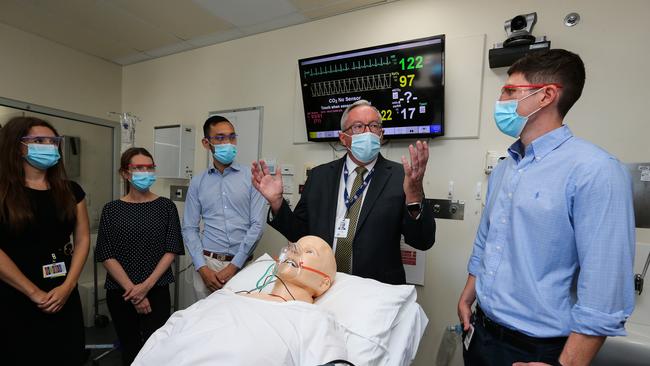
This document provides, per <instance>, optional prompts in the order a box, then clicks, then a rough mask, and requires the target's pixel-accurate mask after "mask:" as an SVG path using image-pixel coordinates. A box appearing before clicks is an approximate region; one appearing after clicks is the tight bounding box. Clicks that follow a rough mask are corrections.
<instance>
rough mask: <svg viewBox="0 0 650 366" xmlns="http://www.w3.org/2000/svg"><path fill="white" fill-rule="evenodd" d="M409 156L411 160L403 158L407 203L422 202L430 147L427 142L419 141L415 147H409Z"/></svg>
mask: <svg viewBox="0 0 650 366" xmlns="http://www.w3.org/2000/svg"><path fill="white" fill-rule="evenodd" d="M409 155H410V159H409V160H407V159H406V157H404V156H402V165H403V166H404V193H405V194H406V203H413V202H420V201H422V199H423V198H424V187H423V186H422V180H423V179H424V172H425V171H426V169H427V161H428V160H429V146H427V143H426V142H421V141H417V142H416V143H415V146H413V145H409Z"/></svg>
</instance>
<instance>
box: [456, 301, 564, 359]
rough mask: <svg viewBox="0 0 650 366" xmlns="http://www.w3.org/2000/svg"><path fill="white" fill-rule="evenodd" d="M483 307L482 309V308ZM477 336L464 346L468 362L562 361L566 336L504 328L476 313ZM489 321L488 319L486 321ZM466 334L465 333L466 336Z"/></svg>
mask: <svg viewBox="0 0 650 366" xmlns="http://www.w3.org/2000/svg"><path fill="white" fill-rule="evenodd" d="M478 311H480V310H478ZM472 320H473V322H472V324H473V325H474V336H473V337H472V341H471V343H470V345H469V349H468V350H466V349H465V346H464V345H462V347H463V359H464V361H465V366H506V365H507V366H510V365H512V364H513V363H514V362H518V361H521V362H545V363H548V364H549V365H559V363H558V358H559V357H560V354H561V353H562V349H563V348H564V344H565V343H566V338H553V339H548V338H537V339H535V338H533V337H528V336H526V335H524V334H521V333H518V332H515V331H511V330H508V329H500V326H499V325H496V324H495V323H491V321H490V320H489V319H487V320H485V321H483V320H482V319H481V317H479V316H476V314H475V315H474V316H472ZM486 322H487V323H486ZM463 338H464V337H463Z"/></svg>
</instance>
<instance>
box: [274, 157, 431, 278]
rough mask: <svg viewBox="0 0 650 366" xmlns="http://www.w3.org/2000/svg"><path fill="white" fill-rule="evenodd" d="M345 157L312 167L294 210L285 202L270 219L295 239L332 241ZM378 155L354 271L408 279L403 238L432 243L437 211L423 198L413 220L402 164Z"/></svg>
mask: <svg viewBox="0 0 650 366" xmlns="http://www.w3.org/2000/svg"><path fill="white" fill-rule="evenodd" d="M345 159H346V157H343V158H342V159H339V160H335V161H332V162H329V163H327V164H323V165H320V166H318V167H316V168H314V169H312V170H311V174H310V175H309V178H308V179H307V182H305V187H304V190H303V193H302V195H301V197H300V201H299V202H298V204H297V205H296V208H295V210H294V211H293V212H292V211H291V209H290V208H289V205H288V204H287V203H286V201H284V202H283V203H282V207H281V208H280V210H279V211H278V213H277V215H275V216H274V217H273V220H270V221H269V224H270V225H271V226H273V227H274V228H275V229H276V230H278V231H279V232H280V233H282V235H284V236H285V237H286V238H287V239H288V240H290V241H292V242H295V241H297V240H298V239H300V238H301V237H303V236H305V235H316V236H319V237H321V238H323V240H325V241H326V242H328V243H329V244H330V245H332V244H333V243H334V224H335V222H334V221H335V220H336V207H337V199H338V194H339V183H340V181H341V174H342V172H343V164H345ZM377 159H378V160H377V163H376V164H375V173H374V176H373V178H372V181H371V182H370V186H369V187H368V192H367V193H366V197H365V199H364V201H363V206H362V207H361V213H360V215H359V221H358V223H357V231H356V235H355V237H354V242H353V254H352V274H354V275H357V276H361V277H367V278H373V279H375V280H378V281H381V282H385V283H390V284H404V283H405V282H406V277H405V274H404V267H403V265H402V258H401V252H400V237H401V235H402V234H403V235H404V239H405V241H406V243H407V244H409V245H411V246H413V247H415V248H417V249H421V250H426V249H429V248H431V246H433V243H434V241H435V232H436V224H435V221H434V219H433V210H432V209H431V207H430V205H429V204H428V203H427V202H426V200H425V203H424V208H423V210H422V215H421V216H420V218H419V219H418V220H415V219H413V218H412V217H411V215H409V213H408V211H407V209H406V202H405V200H406V197H405V194H404V188H403V184H404V168H403V167H402V165H401V164H397V163H395V162H392V161H390V160H386V159H385V158H384V157H383V156H381V154H380V155H379V157H378V158H377Z"/></svg>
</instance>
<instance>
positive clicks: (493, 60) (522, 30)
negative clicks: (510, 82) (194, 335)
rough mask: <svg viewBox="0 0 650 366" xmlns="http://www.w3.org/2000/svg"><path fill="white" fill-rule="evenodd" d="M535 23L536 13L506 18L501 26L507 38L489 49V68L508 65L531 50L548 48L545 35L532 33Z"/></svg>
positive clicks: (539, 50)
mask: <svg viewBox="0 0 650 366" xmlns="http://www.w3.org/2000/svg"><path fill="white" fill-rule="evenodd" d="M536 23H537V13H529V14H521V15H517V16H515V17H514V18H512V19H508V20H506V21H505V22H504V24H503V28H504V29H505V31H506V37H507V38H506V40H505V41H503V43H497V44H495V45H494V48H492V49H491V50H490V51H489V57H488V58H489V61H490V68H492V69H494V68H497V67H505V66H510V65H512V64H513V63H515V61H517V60H518V59H520V58H522V57H524V56H525V55H527V54H529V53H531V52H541V51H546V50H549V49H550V48H551V41H548V40H547V39H546V36H542V37H535V36H533V34H532V32H533V27H534V26H535V24H536Z"/></svg>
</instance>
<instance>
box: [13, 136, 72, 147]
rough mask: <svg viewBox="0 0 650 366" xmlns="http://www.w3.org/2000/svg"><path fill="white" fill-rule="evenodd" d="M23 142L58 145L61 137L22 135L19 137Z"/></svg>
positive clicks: (61, 139)
mask: <svg viewBox="0 0 650 366" xmlns="http://www.w3.org/2000/svg"><path fill="white" fill-rule="evenodd" d="M20 140H21V141H22V142H24V143H25V144H27V145H29V144H43V145H54V146H60V145H61V141H63V137H61V136H24V137H22V138H21V139H20Z"/></svg>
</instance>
